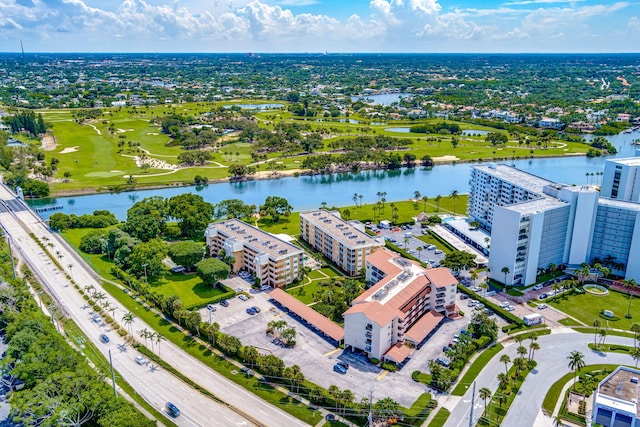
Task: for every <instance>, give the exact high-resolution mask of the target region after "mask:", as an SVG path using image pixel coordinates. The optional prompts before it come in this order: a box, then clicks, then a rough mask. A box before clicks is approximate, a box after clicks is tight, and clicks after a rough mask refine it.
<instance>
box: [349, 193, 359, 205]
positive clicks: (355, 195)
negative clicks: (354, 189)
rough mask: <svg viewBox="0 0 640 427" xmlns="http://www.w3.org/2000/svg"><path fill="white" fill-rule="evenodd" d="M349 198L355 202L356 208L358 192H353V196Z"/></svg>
mask: <svg viewBox="0 0 640 427" xmlns="http://www.w3.org/2000/svg"><path fill="white" fill-rule="evenodd" d="M351 200H353V203H355V204H356V208H357V207H358V193H353V197H352V198H351Z"/></svg>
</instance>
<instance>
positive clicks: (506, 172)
mask: <svg viewBox="0 0 640 427" xmlns="http://www.w3.org/2000/svg"><path fill="white" fill-rule="evenodd" d="M472 168H474V169H477V170H479V171H482V172H484V173H486V174H488V175H491V176H494V177H496V178H498V179H501V180H503V181H507V182H509V183H510V184H512V185H515V186H518V187H521V188H524V189H525V190H528V191H532V192H534V193H542V189H543V188H544V186H545V185H553V184H556V183H555V182H553V181H549V180H548V179H544V178H540V177H539V176H536V175H533V174H530V173H528V172H525V171H521V170H520V169H517V168H514V167H513V166H508V165H500V164H495V163H491V164H488V165H476V166H472Z"/></svg>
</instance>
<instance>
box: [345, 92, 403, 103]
mask: <svg viewBox="0 0 640 427" xmlns="http://www.w3.org/2000/svg"><path fill="white" fill-rule="evenodd" d="M411 97H413V94H412V93H402V92H400V93H379V94H376V95H362V96H352V97H351V100H352V101H354V102H355V101H359V100H362V101H363V102H371V103H372V104H378V105H391V104H393V103H394V102H398V101H400V98H411Z"/></svg>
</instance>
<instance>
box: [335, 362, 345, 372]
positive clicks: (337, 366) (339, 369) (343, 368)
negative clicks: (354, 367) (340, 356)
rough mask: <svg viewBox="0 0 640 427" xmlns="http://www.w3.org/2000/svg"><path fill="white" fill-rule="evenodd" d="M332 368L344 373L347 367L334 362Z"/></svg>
mask: <svg viewBox="0 0 640 427" xmlns="http://www.w3.org/2000/svg"><path fill="white" fill-rule="evenodd" d="M333 370H334V371H335V372H337V373H339V374H346V373H347V368H345V367H344V366H342V365H340V364H338V363H336V364H335V365H333Z"/></svg>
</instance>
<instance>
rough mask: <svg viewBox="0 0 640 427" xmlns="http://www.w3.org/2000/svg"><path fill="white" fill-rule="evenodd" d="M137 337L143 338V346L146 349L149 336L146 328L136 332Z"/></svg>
mask: <svg viewBox="0 0 640 427" xmlns="http://www.w3.org/2000/svg"><path fill="white" fill-rule="evenodd" d="M138 335H140V337H142V338H144V346H145V347H147V338H149V337H150V335H151V334H150V332H149V330H148V329H147V328H144V329H141V330H139V331H138Z"/></svg>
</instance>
